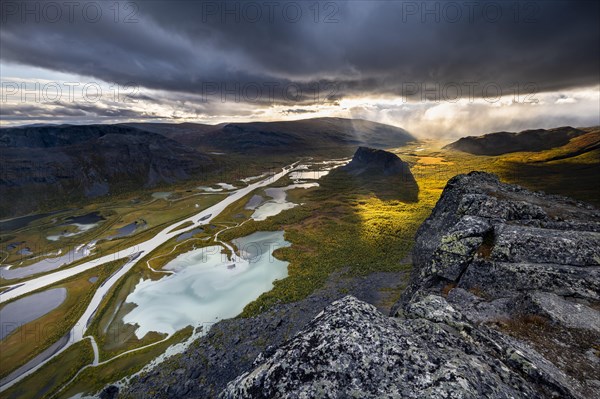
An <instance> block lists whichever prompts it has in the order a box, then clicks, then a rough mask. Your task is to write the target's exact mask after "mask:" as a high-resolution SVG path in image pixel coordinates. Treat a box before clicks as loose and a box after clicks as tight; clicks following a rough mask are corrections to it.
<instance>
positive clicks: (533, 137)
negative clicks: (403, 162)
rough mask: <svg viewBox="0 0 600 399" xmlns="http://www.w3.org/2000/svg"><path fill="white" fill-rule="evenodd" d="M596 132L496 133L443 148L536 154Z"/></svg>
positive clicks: (565, 129)
mask: <svg viewBox="0 0 600 399" xmlns="http://www.w3.org/2000/svg"><path fill="white" fill-rule="evenodd" d="M597 130H600V129H599V128H598V127H596V128H585V129H576V128H573V127H570V126H565V127H558V128H555V129H547V130H546V129H535V130H524V131H522V132H519V133H511V132H497V133H489V134H484V135H483V136H477V137H473V136H470V137H463V138H461V139H459V140H457V141H455V142H454V143H451V144H448V145H447V146H445V147H444V148H445V149H451V150H458V151H462V152H467V153H469V154H474V155H502V154H508V153H512V152H521V151H528V152H537V151H544V150H549V149H552V148H556V147H562V146H564V145H566V144H568V143H569V142H570V141H571V140H573V139H575V138H576V137H579V136H583V135H586V134H588V133H592V132H593V131H597ZM596 144H597V143H596ZM592 145H593V144H592Z"/></svg>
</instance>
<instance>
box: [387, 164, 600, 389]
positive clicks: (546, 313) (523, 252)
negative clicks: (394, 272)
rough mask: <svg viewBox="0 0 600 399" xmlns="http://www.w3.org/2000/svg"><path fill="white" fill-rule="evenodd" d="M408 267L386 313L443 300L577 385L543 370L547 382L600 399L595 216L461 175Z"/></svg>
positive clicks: (573, 205)
mask: <svg viewBox="0 0 600 399" xmlns="http://www.w3.org/2000/svg"><path fill="white" fill-rule="evenodd" d="M413 260H414V270H413V276H412V279H411V283H410V284H409V286H408V288H407V290H406V291H405V293H404V295H403V298H402V299H401V301H399V302H398V303H397V304H396V306H395V307H394V308H393V310H392V315H405V314H406V313H407V312H408V313H410V312H412V313H415V312H414V309H415V307H416V306H417V305H416V304H417V303H421V304H422V298H427V297H431V296H436V295H438V296H439V295H442V296H446V297H447V300H448V302H449V303H450V304H451V305H452V307H453V309H454V310H455V311H456V312H459V313H460V314H462V315H463V316H464V317H465V319H466V322H467V323H472V324H473V325H475V326H476V331H482V329H483V328H484V326H483V325H482V324H487V325H489V326H492V327H496V328H497V327H500V328H499V329H500V331H502V332H504V333H508V334H510V335H512V336H513V337H516V338H519V339H520V340H521V342H519V343H518V344H517V345H519V346H521V349H520V352H523V350H524V349H523V348H528V349H527V350H530V349H531V348H532V347H533V348H535V349H536V350H537V351H538V352H539V353H538V352H535V351H534V352H535V353H537V354H535V355H532V356H530V358H532V359H538V360H534V361H532V362H531V367H533V368H536V369H538V370H539V369H541V366H540V360H539V359H544V361H545V362H546V361H547V360H545V358H544V356H546V357H548V358H550V359H552V361H554V362H555V364H556V366H558V368H560V369H561V370H562V371H564V372H565V373H567V374H568V375H569V376H571V377H574V378H575V379H577V380H578V381H579V382H574V381H573V380H571V381H570V382H569V380H568V379H564V378H563V377H564V375H562V374H564V373H562V371H561V372H559V374H557V373H556V370H553V369H547V373H545V374H544V375H545V377H544V378H543V379H544V380H545V381H546V382H548V381H550V380H554V381H556V382H557V384H558V385H561V386H563V388H565V389H571V388H572V389H574V390H575V391H577V392H579V394H581V395H583V396H584V397H600V390H599V389H598V384H596V381H597V379H598V378H597V376H598V375H600V368H599V367H598V350H597V348H598V346H599V345H600V312H599V309H600V211H598V210H597V209H595V208H593V207H592V206H590V205H587V204H584V203H581V202H578V201H574V200H572V199H568V198H564V197H559V196H551V195H546V194H543V193H539V192H531V191H528V190H526V189H524V188H521V187H519V186H515V185H510V184H504V183H501V182H500V181H499V180H498V178H497V177H496V176H494V175H491V174H487V173H482V172H472V173H469V174H468V175H459V176H456V177H454V178H452V179H451V180H450V181H449V182H448V184H447V186H446V188H445V189H444V192H443V193H442V196H441V198H440V200H439V201H438V203H437V205H436V206H435V208H434V210H433V212H432V213H431V216H430V217H429V218H428V219H427V220H426V221H425V222H424V223H423V225H422V226H421V227H420V228H419V231H418V233H417V237H416V245H415V248H414V253H413ZM420 306H422V305H420ZM417 309H418V308H417ZM417 314H419V315H420V316H426V315H425V313H423V311H422V310H421V311H420V312H417ZM440 322H443V323H446V324H452V323H451V322H449V321H448V320H440ZM461 323H464V321H462V322H461ZM485 328H487V327H485ZM540 329H541V330H544V331H546V332H547V333H548V334H551V335H552V338H548V339H544V337H543V336H540V333H536V332H535V331H536V330H540ZM487 331H488V332H487V333H485V334H484V335H489V333H490V331H491V330H490V329H487ZM515 342H517V341H515ZM511 345H513V346H514V345H515V344H511ZM534 352H531V353H534ZM540 353H543V354H544V356H542V355H540ZM561 381H562V382H561Z"/></svg>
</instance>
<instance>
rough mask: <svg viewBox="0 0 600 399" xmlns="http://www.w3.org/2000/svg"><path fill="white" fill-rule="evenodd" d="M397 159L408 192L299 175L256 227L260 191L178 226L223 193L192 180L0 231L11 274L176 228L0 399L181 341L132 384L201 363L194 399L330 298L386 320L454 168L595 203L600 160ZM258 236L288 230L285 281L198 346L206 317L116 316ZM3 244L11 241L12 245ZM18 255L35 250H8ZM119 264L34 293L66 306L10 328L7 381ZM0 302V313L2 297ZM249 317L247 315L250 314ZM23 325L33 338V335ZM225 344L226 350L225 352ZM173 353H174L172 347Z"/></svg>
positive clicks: (137, 364)
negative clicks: (141, 292)
mask: <svg viewBox="0 0 600 399" xmlns="http://www.w3.org/2000/svg"><path fill="white" fill-rule="evenodd" d="M393 152H394V153H396V154H397V155H398V156H399V157H400V158H402V160H404V161H406V162H408V163H409V165H410V170H411V172H412V175H413V176H414V179H415V181H416V187H414V186H412V185H409V184H407V180H406V176H403V175H400V176H395V177H388V176H376V177H373V176H370V177H369V178H361V177H355V178H348V176H347V175H345V174H343V173H338V172H337V171H335V170H334V171H333V172H331V173H329V174H328V175H325V176H322V177H320V178H319V179H315V180H311V179H307V180H306V181H314V182H317V183H318V184H319V186H318V187H316V186H314V187H310V188H295V189H290V190H288V191H286V193H287V196H286V200H285V201H287V202H288V203H293V204H297V206H293V207H289V209H287V210H284V211H282V212H281V213H278V214H276V215H275V216H272V217H269V218H267V219H266V220H253V219H252V215H253V214H254V212H255V209H252V208H251V207H248V203H249V202H250V201H251V200H252V198H253V197H254V196H257V195H258V196H261V197H262V198H263V199H268V198H269V195H268V193H267V192H265V188H266V187H267V186H265V187H257V188H256V189H254V190H251V191H248V192H247V193H245V195H243V196H242V197H241V198H239V199H238V200H236V201H232V203H231V204H230V205H229V206H228V207H227V208H225V209H224V210H223V211H222V212H220V213H219V214H218V215H214V217H211V218H210V220H209V221H207V223H200V222H199V221H195V220H192V222H193V223H186V222H184V221H185V220H187V219H189V218H190V216H191V215H199V214H200V213H201V211H202V210H203V209H207V208H209V207H210V206H212V205H214V204H216V203H218V202H219V201H222V200H223V199H224V198H227V196H228V195H229V194H230V193H229V192H227V191H226V190H224V191H223V190H222V191H214V192H212V193H206V191H202V190H196V186H198V185H200V184H196V185H189V186H187V187H183V186H182V187H177V188H176V189H174V190H173V192H172V193H171V194H170V195H169V194H168V193H166V194H165V193H161V194H160V195H154V196H152V193H148V192H146V193H143V194H140V195H136V196H132V197H129V198H128V197H123V198H121V199H119V201H115V202H114V203H113V204H106V203H103V204H101V205H98V204H88V205H86V206H85V207H84V208H82V209H81V210H80V211H79V212H77V214H87V213H93V212H99V213H100V215H101V216H102V217H103V218H104V220H103V221H100V222H98V224H97V226H95V227H93V228H90V229H89V230H84V231H80V230H81V229H80V228H79V227H77V226H74V227H73V226H67V227H64V226H62V225H60V223H58V224H57V223H56V220H55V221H54V222H53V219H56V218H58V219H59V220H60V221H64V220H66V218H67V216H70V215H72V214H73V212H70V211H67V212H65V213H61V214H55V215H49V216H46V217H44V218H42V219H39V220H37V221H34V222H31V223H30V224H29V225H28V226H25V227H23V228H18V229H15V230H13V231H11V232H8V233H3V234H2V237H1V245H2V247H3V249H4V259H3V261H2V264H3V265H6V264H11V265H13V267H14V268H15V269H18V268H21V267H27V266H28V265H31V264H33V263H35V262H37V261H38V260H39V259H32V258H33V257H34V256H37V255H39V254H44V253H55V252H57V251H59V250H60V251H62V252H63V253H65V252H68V251H69V250H72V249H73V247H75V248H76V247H78V246H80V245H81V244H82V243H89V242H94V241H95V247H94V249H93V251H92V252H91V255H90V256H91V257H88V258H82V259H79V260H77V261H75V262H73V263H72V264H70V265H68V266H67V267H69V268H70V267H74V266H76V265H77V264H82V263H83V262H88V261H89V260H90V259H93V258H94V257H99V256H100V255H104V254H113V253H117V252H118V251H122V250H123V249H125V248H132V247H134V246H135V245H136V244H141V243H143V242H145V241H147V240H149V239H150V238H152V237H154V236H155V235H156V234H157V233H159V232H160V231H161V230H165V229H166V228H167V226H171V225H173V224H174V223H176V222H181V224H180V225H179V226H178V227H179V229H176V230H174V231H173V232H172V233H171V232H170V231H169V233H170V235H169V239H168V240H166V241H165V242H164V243H162V244H161V245H159V246H157V247H156V248H155V249H153V250H152V251H151V252H147V253H144V254H142V255H141V256H140V257H139V258H137V259H135V261H134V265H133V267H132V268H131V269H130V270H129V271H128V272H127V273H126V274H124V275H123V276H122V277H121V278H119V279H118V281H115V284H114V285H112V287H111V288H110V289H109V290H107V293H106V295H105V296H104V297H103V298H101V302H100V303H99V306H98V308H97V311H96V312H94V314H93V318H92V319H91V321H90V323H89V325H87V326H86V327H87V335H88V336H89V337H90V338H89V339H83V340H81V341H79V342H77V343H75V344H74V345H72V346H70V347H69V348H68V350H65V351H64V352H62V353H60V354H59V355H58V356H56V357H54V358H53V359H52V360H51V361H50V362H49V363H47V364H46V365H45V366H44V367H42V368H40V369H39V370H38V371H36V372H35V373H33V374H32V375H30V376H28V377H27V378H25V379H23V380H21V381H20V382H18V383H17V384H15V385H13V386H11V387H9V388H7V389H6V390H5V391H4V392H2V396H3V397H5V398H24V397H27V398H46V397H59V398H62V397H64V398H69V397H72V396H73V395H77V394H92V393H94V392H97V391H98V390H100V389H102V388H103V387H104V386H106V385H107V384H110V383H114V382H116V381H119V380H121V379H122V378H125V377H127V376H130V375H132V374H135V373H137V372H139V371H140V370H141V369H142V367H143V366H144V365H146V364H148V363H149V362H150V361H152V360H153V359H155V358H157V357H158V356H159V355H161V354H162V353H164V352H165V351H167V348H169V347H171V348H174V345H175V344H178V343H179V344H180V345H181V343H186V345H190V346H189V349H188V352H186V356H185V357H183V356H175V357H171V358H168V359H167V360H166V361H165V362H164V363H162V364H161V365H160V366H159V367H157V368H156V369H155V370H154V371H149V372H148V373H143V374H142V375H141V376H140V377H136V378H135V379H134V385H135V386H138V387H139V386H141V385H144V386H146V387H147V388H144V389H147V391H144V392H145V394H146V395H147V396H145V397H152V396H154V395H156V396H159V392H158V390H159V389H160V387H153V386H152V383H151V377H152V376H153V375H156V374H157V373H161V374H162V375H163V377H164V376H168V375H169V373H171V372H172V371H173V370H176V369H177V368H179V367H180V366H181V363H185V364H188V366H189V364H191V362H195V364H198V365H200V366H197V367H195V368H194V367H188V368H187V369H188V370H190V372H191V373H194V375H195V374H197V375H195V377H194V376H189V377H188V378H196V379H197V378H198V377H199V376H204V378H205V382H206V384H205V385H204V386H202V387H199V388H198V387H197V388H191V387H187V386H185V385H181V384H180V385H178V386H174V387H173V388H172V389H182V390H185V389H188V390H187V391H185V392H181V395H191V396H190V397H192V396H193V395H199V394H200V393H202V394H206V395H209V394H210V393H213V394H214V392H210V389H215V390H216V389H217V388H219V387H221V388H222V384H223V383H226V382H227V381H228V380H227V378H229V377H231V378H233V377H235V376H237V375H238V374H239V371H240V370H242V369H243V368H244V367H246V368H247V367H249V365H250V364H251V363H252V362H253V360H254V358H255V357H256V356H257V355H258V353H260V352H261V351H264V350H266V349H267V347H268V346H269V345H275V344H277V343H280V342H282V341H283V340H285V339H287V338H289V337H291V336H293V334H294V333H295V332H297V331H299V330H300V329H302V327H303V326H304V325H305V324H306V323H308V321H310V320H311V319H312V317H313V316H314V315H315V314H316V313H318V312H319V311H320V310H321V309H322V308H323V307H324V306H325V305H326V304H328V303H330V302H331V301H333V300H335V299H337V298H340V297H342V296H344V295H346V294H352V295H354V296H357V297H358V298H360V299H362V300H365V301H367V302H369V303H372V304H375V305H376V306H377V307H378V308H379V309H380V310H382V311H384V312H387V311H388V310H389V307H390V306H391V305H392V304H393V303H394V302H395V301H396V300H397V299H398V298H399V296H400V294H401V293H402V291H403V288H404V286H405V285H406V283H407V279H408V274H409V272H410V270H411V258H410V254H411V250H412V247H413V240H414V236H415V234H416V231H417V229H418V227H419V226H420V225H421V223H422V222H423V221H424V220H425V218H426V217H427V216H428V215H429V213H430V212H431V210H432V209H433V207H434V205H435V203H436V202H437V200H438V199H439V197H440V195H441V193H442V190H443V188H444V187H445V185H446V182H447V181H448V180H449V179H450V178H451V177H453V176H455V175H457V174H460V173H467V172H470V171H472V170H484V171H488V172H493V173H497V174H498V175H499V176H500V178H501V179H503V180H505V181H508V182H511V183H518V184H522V185H524V186H526V187H529V188H532V189H538V190H545V191H547V192H549V193H555V194H562V195H569V196H572V197H575V198H578V199H581V200H584V201H588V202H590V203H593V204H596V205H598V201H599V200H600V199H599V198H600V196H599V195H598V194H599V187H598V184H597V176H599V175H600V162H599V161H598V159H600V157H598V153H597V152H596V153H592V154H584V155H582V156H575V157H570V158H567V159H560V160H553V161H549V162H542V163H540V162H528V159H529V157H528V156H527V154H520V155H519V156H517V155H515V154H513V155H510V156H508V155H507V156H500V157H486V156H472V155H468V154H464V153H460V152H454V151H448V150H442V149H440V146H439V145H438V144H437V143H434V142H421V143H413V144H411V145H408V146H405V147H402V148H397V149H393ZM325 160H328V159H327V158H325V157H320V158H315V159H312V160H311V161H310V163H311V165H312V166H310V168H311V169H314V170H320V169H322V164H318V163H317V162H320V161H325ZM290 161H295V159H293V160H290ZM244 177H248V176H244ZM225 182H227V183H231V184H234V185H236V186H237V187H245V186H246V184H244V183H241V182H239V181H231V180H225ZM294 182H295V179H292V178H290V177H289V175H286V176H283V177H282V178H281V179H279V180H278V181H276V182H271V183H269V185H268V187H270V188H275V187H288V186H290V185H292V184H294ZM210 183H213V184H210ZM216 183H222V181H214V182H209V184H208V185H209V186H211V187H212V188H213V189H214V190H219V186H217V185H216ZM202 185H206V184H204V183H203V184H202ZM221 188H224V186H222V187H221ZM282 209H283V208H282ZM136 222H137V223H136ZM131 223H134V224H135V225H136V228H135V229H134V231H133V232H132V233H131V234H130V235H126V236H124V237H119V238H117V239H106V237H110V236H111V235H115V234H118V231H119V229H120V228H122V227H124V226H128V225H130V224H131ZM65 230H66V231H65ZM190 230H193V231H192V234H190V235H189V236H187V237H185V238H183V239H181V240H178V237H180V233H181V234H183V233H185V232H186V231H190ZM259 231H265V232H273V231H284V238H285V241H287V242H289V243H290V244H291V245H289V246H285V247H280V248H277V249H275V250H274V252H273V255H274V256H275V257H276V259H277V260H278V261H281V262H284V263H287V277H285V278H282V279H279V280H276V281H274V283H273V288H272V289H271V290H268V291H267V292H264V293H263V294H262V295H260V296H259V297H258V298H256V299H255V300H252V301H251V302H249V303H247V304H246V305H245V307H243V310H241V309H240V310H241V314H240V315H239V317H238V318H236V319H233V320H224V321H221V322H219V323H217V324H215V325H214V326H213V327H212V329H210V331H209V332H208V334H207V335H206V336H204V337H202V338H200V339H199V340H196V339H197V338H199V337H200V336H201V335H202V334H205V333H206V332H207V331H206V330H207V329H208V328H209V327H210V325H211V324H212V323H208V324H205V325H204V327H205V329H204V330H202V331H200V330H199V329H198V328H196V329H194V328H190V327H187V328H183V329H180V330H179V331H176V332H173V333H164V332H163V333H157V332H149V333H148V334H145V335H144V336H141V337H138V336H137V335H136V328H137V327H136V326H135V325H132V324H128V323H126V322H124V320H123V319H124V317H125V316H126V315H128V314H129V313H131V311H132V310H133V309H134V308H135V306H136V305H135V304H133V303H132V302H131V301H128V300H127V299H128V298H129V297H130V295H131V293H132V292H134V291H135V289H136V287H138V286H139V285H140V282H141V281H149V282H156V281H159V280H161V279H165V278H167V277H169V276H168V275H170V274H171V270H169V268H165V266H166V265H168V264H170V262H172V261H174V260H175V259H176V258H177V257H178V256H180V255H182V254H186V253H189V252H190V251H192V250H197V249H199V248H209V247H214V246H218V247H220V248H221V251H222V252H223V253H224V254H225V255H226V256H225V258H227V256H234V257H235V256H239V255H240V253H239V252H240V248H237V247H236V244H235V241H234V240H235V239H239V238H241V237H247V236H249V235H251V234H253V233H255V232H259ZM175 232H176V233H175ZM66 233H72V234H73V233H76V235H73V236H69V237H68V238H67V239H60V240H57V241H50V240H48V239H47V237H48V236H52V235H56V234H66ZM96 240H97V241H96ZM12 243H19V245H17V246H15V247H14V248H12V249H9V247H10V245H11V244H12ZM25 247H27V248H29V250H30V252H32V253H33V254H32V255H23V254H24V253H23V252H22V253H18V251H20V250H22V249H24V248H25ZM126 255H131V254H129V253H128V254H126ZM121 258H122V260H115V261H114V262H110V263H106V264H104V265H102V266H98V267H95V268H93V269H90V270H88V271H86V272H84V273H81V274H78V275H76V276H73V277H72V278H70V279H65V280H62V281H60V282H57V283H56V284H53V285H51V286H48V287H44V289H48V288H65V289H66V290H67V292H68V295H67V298H66V300H65V301H64V302H63V303H62V304H61V305H59V306H58V307H56V308H55V309H53V310H51V311H50V312H48V313H47V314H46V315H44V316H42V317H41V318H38V319H36V320H33V321H30V322H28V323H27V324H25V325H22V326H19V327H18V328H17V329H16V330H15V331H14V332H12V333H11V334H10V335H8V336H7V337H6V338H5V339H3V340H2V341H0V365H1V366H0V377H1V378H6V377H7V376H8V375H10V373H12V372H13V371H14V370H15V369H17V368H19V367H20V366H22V365H23V364H25V363H26V362H28V361H30V360H31V359H33V358H34V357H35V356H37V355H38V354H39V353H41V352H42V351H44V350H45V349H46V348H48V347H49V346H50V345H52V344H53V343H54V342H56V341H57V340H58V339H60V338H61V337H62V336H64V335H65V334H66V333H67V332H68V331H69V330H70V329H71V328H72V327H73V325H74V323H75V322H76V321H77V320H79V318H80V316H81V314H82V313H83V311H84V309H85V307H86V304H88V303H89V302H90V301H91V300H92V296H93V293H94V292H95V291H96V290H97V289H98V288H99V287H100V286H101V285H102V283H103V282H105V281H107V280H108V279H109V278H110V277H111V276H112V275H113V274H114V273H115V272H116V271H117V270H118V269H119V268H120V267H122V265H123V262H124V261H125V259H126V257H125V256H121ZM20 262H23V263H22V264H20ZM225 263H226V262H225ZM64 268H65V267H62V268H59V269H60V270H63V269H64ZM11 269H12V268H11ZM54 271H56V270H49V271H46V272H44V273H46V274H51V273H53V272H54ZM42 275H43V274H42ZM32 277H39V275H35V276H24V277H22V278H19V279H15V280H0V283H1V284H2V286H1V287H0V289H2V288H4V291H3V293H4V294H6V293H7V292H10V291H8V288H9V286H12V285H15V284H21V283H23V282H26V281H28V280H29V279H31V278H32ZM92 281H93V282H92ZM0 295H1V294H0ZM3 302H4V303H2V304H1V305H0V312H1V311H2V309H3V308H4V307H5V306H7V304H10V303H11V301H3ZM165 311H168V309H166V310H165ZM250 317H252V318H253V319H248V318H250ZM246 320H253V322H252V323H250V322H248V321H246ZM192 327H198V326H192ZM232 329H234V330H232ZM32 330H33V331H40V333H38V334H31V333H30V332H31V331H32ZM92 343H94V344H96V345H97V348H95V347H94V346H93V345H92ZM240 343H241V344H240ZM224 348H234V349H231V350H227V351H226V350H223V349H224ZM171 350H172V351H173V352H177V350H173V349H171ZM178 350H179V351H181V347H179V349H178ZM75 359H77V360H75ZM165 378H166V377H165ZM136 384H137V385H136ZM5 388H6V387H5ZM194 389H200V391H197V390H194ZM202 390H207V391H202ZM172 394H173V395H174V394H175V393H174V392H172ZM200 396H202V395H200ZM159 397H160V396H159Z"/></svg>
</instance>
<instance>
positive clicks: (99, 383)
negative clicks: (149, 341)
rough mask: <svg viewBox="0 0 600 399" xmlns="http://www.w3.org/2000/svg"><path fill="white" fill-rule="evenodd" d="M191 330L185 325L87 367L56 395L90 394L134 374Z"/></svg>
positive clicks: (62, 396) (187, 336)
mask: <svg viewBox="0 0 600 399" xmlns="http://www.w3.org/2000/svg"><path fill="white" fill-rule="evenodd" d="M192 332H193V329H192V327H186V328H184V329H183V330H180V331H178V332H177V333H175V334H173V335H172V336H171V337H169V339H167V340H164V341H162V342H160V343H158V344H156V345H152V346H148V347H145V348H142V349H140V350H137V351H135V352H131V353H127V354H124V355H122V356H119V357H117V358H114V359H111V360H110V361H108V362H107V363H103V364H99V365H98V366H94V367H88V368H86V369H85V370H83V372H82V373H81V374H80V375H79V376H78V377H77V379H76V380H75V381H73V382H72V383H71V384H69V385H68V386H66V387H65V388H64V389H63V390H62V391H61V392H60V393H59V395H57V397H58V398H65V399H66V398H70V397H72V396H73V395H76V394H78V393H84V394H92V393H95V392H97V391H99V390H101V389H102V388H104V387H105V386H106V385H108V384H110V383H111V382H115V381H118V380H120V379H122V378H124V377H127V376H130V375H132V374H135V373H137V372H138V371H140V370H141V369H142V368H143V367H144V366H145V365H146V364H148V363H150V362H151V361H152V360H154V359H156V358H157V357H158V356H159V355H161V354H162V353H164V352H165V350H166V349H167V348H168V347H169V346H171V345H174V344H177V343H179V342H183V341H185V340H186V339H187V338H189V337H190V336H191V334H192Z"/></svg>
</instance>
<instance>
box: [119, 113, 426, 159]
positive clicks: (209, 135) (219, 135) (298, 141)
mask: <svg viewBox="0 0 600 399" xmlns="http://www.w3.org/2000/svg"><path fill="white" fill-rule="evenodd" d="M129 126H135V127H137V128H139V129H143V130H147V131H152V132H156V133H160V134H163V135H165V136H166V137H169V138H172V139H174V140H177V141H179V142H180V143H183V144H186V145H189V146H192V147H194V148H197V149H202V150H214V151H222V152H237V153H244V154H246V153H255V154H263V153H272V152H273V150H276V151H277V152H278V153H279V154H281V153H290V154H291V153H294V154H296V153H300V154H301V153H307V152H311V151H316V150H323V149H340V148H344V149H348V150H349V151H353V150H354V148H356V146H359V145H367V146H369V147H374V148H389V147H398V146H402V145H404V144H406V143H407V142H409V141H414V140H415V138H414V137H413V136H412V135H411V134H409V133H408V132H407V131H405V130H404V129H401V128H398V127H395V126H390V125H385V124H382V123H376V122H370V121H366V120H362V119H344V118H313V119H303V120H297V121H282V122H249V123H225V124H220V125H202V124H194V123H183V124H178V125H171V124H156V123H155V124H145V123H138V124H129Z"/></svg>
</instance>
